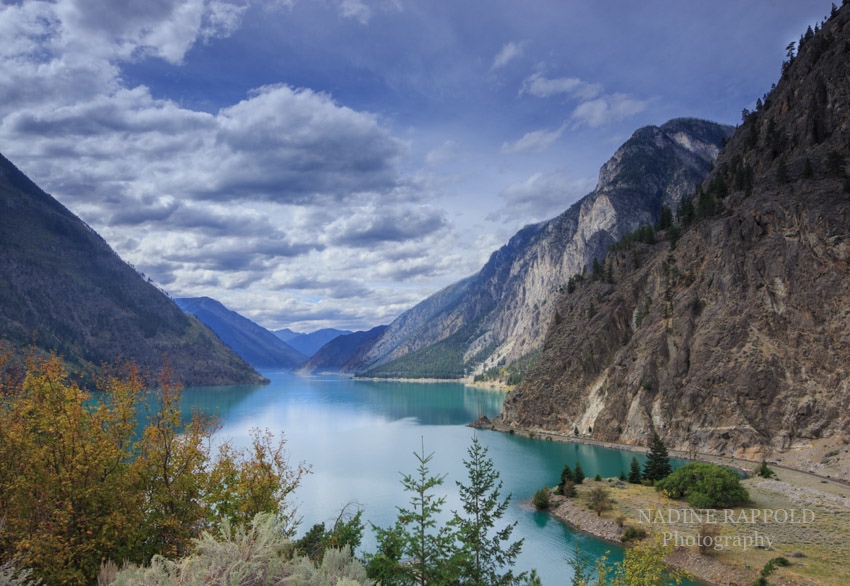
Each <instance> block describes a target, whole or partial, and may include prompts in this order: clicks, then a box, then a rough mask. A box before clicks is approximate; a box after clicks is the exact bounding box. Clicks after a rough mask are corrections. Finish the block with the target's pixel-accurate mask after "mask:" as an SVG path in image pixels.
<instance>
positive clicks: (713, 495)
mask: <svg viewBox="0 0 850 586" xmlns="http://www.w3.org/2000/svg"><path fill="white" fill-rule="evenodd" d="M655 488H656V489H657V490H659V491H661V492H663V493H664V494H665V495H667V496H669V497H670V498H674V499H675V498H683V497H684V498H687V500H688V504H690V505H691V506H692V507H694V508H697V509H711V508H728V507H734V506H737V505H741V504H744V503H746V502H748V501H749V500H750V497H749V494H748V493H747V489H745V488H744V487H743V486H741V480H740V478H738V475H737V474H735V473H734V472H732V471H731V470H729V469H728V468H723V467H722V466H717V465H716V464H708V463H704V462H691V463H690V464H687V465H685V466H683V467H681V468H679V469H678V470H676V471H675V472H673V473H672V474H670V475H669V476H667V477H666V478H664V479H663V480H659V481H658V482H656V483H655Z"/></svg>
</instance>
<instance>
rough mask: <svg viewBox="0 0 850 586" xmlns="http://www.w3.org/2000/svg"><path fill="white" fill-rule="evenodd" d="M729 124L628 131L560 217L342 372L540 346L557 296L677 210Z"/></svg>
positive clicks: (401, 372) (432, 366) (526, 234)
mask: <svg viewBox="0 0 850 586" xmlns="http://www.w3.org/2000/svg"><path fill="white" fill-rule="evenodd" d="M732 130H733V129H732V128H731V127H728V126H722V125H719V124H715V123H712V122H706V121H703V120H695V119H685V118H683V119H676V120H671V121H669V122H667V123H666V124H664V125H662V126H649V127H645V128H641V129H640V130H638V131H636V132H635V133H634V135H633V136H632V137H631V138H630V139H629V140H628V141H627V142H626V143H625V144H623V145H622V146H621V147H620V148H619V149H618V150H617V152H616V153H615V154H614V156H613V157H611V159H610V160H609V161H608V162H607V163H606V164H605V165H604V166H603V167H602V169H601V171H600V172H599V181H598V184H597V186H596V188H595V189H594V190H593V191H592V192H591V193H590V194H588V195H587V196H585V197H584V198H582V199H581V200H580V201H579V202H577V203H576V204H574V205H573V206H572V207H570V208H569V209H568V210H567V211H566V212H564V213H563V214H561V215H560V216H558V217H556V218H554V219H552V220H549V221H547V222H542V223H539V224H534V225H530V226H527V227H525V228H523V229H522V230H520V231H519V232H518V233H517V234H516V235H515V236H514V237H513V238H511V240H510V241H509V242H508V244H506V245H505V246H503V247H502V248H501V249H499V250H498V251H496V252H494V253H493V255H492V256H491V257H490V260H489V261H488V262H487V264H486V265H485V266H484V267H483V268H482V269H481V271H480V272H479V273H478V274H476V275H473V276H472V277H469V278H467V279H464V280H462V281H460V282H458V283H456V284H454V285H451V286H449V287H447V288H446V289H444V290H442V291H440V292H439V293H437V294H435V295H433V296H432V297H430V298H428V299H426V300H424V301H423V302H422V303H420V304H418V305H417V306H415V307H413V308H412V309H410V310H409V311H407V312H405V313H403V314H402V315H401V316H399V317H398V318H397V319H396V320H394V321H393V322H392V323H391V324H390V325H389V327H387V328H386V329H385V330H384V331H383V332H382V333H381V334H380V336H378V337H376V338H374V339H371V340H369V341H368V342H367V345H366V346H363V347H362V348H361V349H360V351H359V352H358V353H357V357H356V359H353V360H349V361H348V362H347V363H346V364H345V365H344V366H343V367H342V368H343V369H344V371H346V372H353V373H358V374H365V375H367V376H385V377H436V378H458V377H462V376H464V375H469V374H475V373H479V374H480V373H483V372H485V371H488V370H490V369H498V368H499V367H502V366H505V365H512V364H520V365H522V364H523V363H524V362H527V361H530V360H531V359H533V358H534V356H535V355H536V353H537V352H538V351H539V349H540V347H541V345H542V342H543V339H544V336H545V333H546V330H547V328H548V326H549V322H550V319H551V315H552V309H553V304H554V301H555V300H556V299H557V295H558V292H559V291H561V290H563V289H565V288H566V287H567V285H568V282H569V280H570V278H571V277H572V276H574V275H576V274H580V273H582V272H583V271H584V270H585V269H586V268H588V267H589V266H590V264H591V263H592V261H593V260H594V259H599V258H603V257H604V256H605V254H606V252H607V249H608V246H609V245H611V244H612V243H614V242H617V241H618V240H619V239H620V238H622V237H623V236H624V235H625V234H627V233H629V232H631V231H633V230H635V229H636V228H638V227H639V226H642V225H646V224H655V223H656V221H657V220H658V218H659V214H660V212H661V210H662V209H663V208H667V209H670V210H675V209H676V207H677V206H678V204H679V203H680V202H681V201H682V198H683V197H685V196H686V195H687V194H690V193H693V191H694V190H695V189H696V187H697V185H699V183H700V182H701V181H702V180H703V179H704V178H705V176H706V175H707V174H708V173H709V171H710V170H711V168H712V166H713V163H714V160H715V158H716V157H717V154H718V152H719V151H720V148H721V145H722V143H723V141H724V140H725V139H726V138H727V137H728V136H730V134H731V133H732Z"/></svg>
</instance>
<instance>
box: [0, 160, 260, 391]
mask: <svg viewBox="0 0 850 586" xmlns="http://www.w3.org/2000/svg"><path fill="white" fill-rule="evenodd" d="M0 340H5V341H7V342H9V343H11V344H12V345H13V346H15V347H16V348H18V349H22V348H24V347H26V346H31V345H32V346H34V347H35V348H36V349H38V350H41V351H45V352H55V353H57V354H59V355H61V356H62V357H63V358H64V359H65V361H66V362H67V363H68V364H69V366H70V367H71V369H72V370H74V371H75V374H86V373H88V374H91V373H92V372H95V371H96V370H97V369H98V367H99V366H101V364H103V363H113V362H115V361H117V360H127V359H131V360H134V361H135V362H136V363H137V364H138V365H139V366H141V367H143V368H153V369H158V368H160V367H162V366H163V361H164V360H167V361H168V362H169V364H170V366H171V367H172V368H173V371H174V377H175V378H176V379H177V380H178V381H180V382H182V383H184V384H187V385H216V384H218V385H224V384H243V383H258V382H263V381H264V380H265V379H263V378H262V377H261V376H260V375H258V374H257V373H256V372H254V370H253V369H252V368H251V367H250V366H248V365H247V364H246V363H245V362H244V361H243V360H242V359H241V358H239V357H238V356H236V354H234V353H233V351H232V350H231V349H230V348H228V347H227V346H225V345H224V344H222V343H221V341H220V340H219V339H218V338H217V337H216V336H215V334H213V333H212V332H211V331H209V330H208V329H207V328H206V327H205V326H203V325H202V324H201V323H200V322H198V321H197V320H196V319H194V318H190V317H188V316H186V315H184V314H183V312H182V311H180V309H179V308H178V307H177V306H176V305H175V304H174V302H173V301H171V300H170V299H169V298H168V297H166V296H165V295H164V294H163V293H162V292H161V291H159V290H158V289H157V288H156V287H155V286H153V285H152V284H151V283H149V282H147V281H146V280H145V279H143V278H142V277H141V276H140V275H139V274H138V273H136V271H135V270H133V268H132V267H130V266H129V265H127V264H126V263H125V262H124V261H122V260H121V259H120V258H119V257H118V255H116V254H115V252H113V250H112V249H111V248H110V247H109V245H107V244H106V242H104V241H103V239H102V238H101V237H100V236H98V235H97V234H96V233H95V232H94V231H93V230H92V229H91V228H89V227H88V226H87V225H86V224H85V223H83V222H82V221H81V220H80V219H79V218H77V217H76V216H75V215H74V214H72V213H71V212H70V211H68V210H67V209H66V208H65V207H64V206H63V205H62V204H60V203H59V202H58V201H56V200H55V199H53V198H52V197H51V196H50V195H48V194H46V193H44V192H43V191H42V190H41V189H39V188H38V187H37V186H36V185H35V184H34V183H33V182H32V181H30V180H29V179H28V178H27V177H26V176H25V175H24V174H23V173H21V172H20V171H19V170H18V169H17V168H15V166H14V165H12V164H11V163H10V162H9V161H8V160H6V159H5V158H4V157H2V156H0Z"/></svg>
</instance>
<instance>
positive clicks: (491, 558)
mask: <svg viewBox="0 0 850 586" xmlns="http://www.w3.org/2000/svg"><path fill="white" fill-rule="evenodd" d="M467 455H468V456H469V459H468V460H464V461H463V463H464V465H465V466H466V471H467V474H468V477H469V484H467V485H464V484H461V483H460V482H458V483H457V486H458V490H459V493H460V500H461V502H462V503H463V513H464V514H463V515H460V514H458V513H457V512H455V513H454V518H453V520H452V524H453V525H455V526H456V527H457V537H458V540H459V541H460V544H461V547H460V550H459V551H458V552H457V553H456V555H455V560H454V564H453V565H454V566H455V567H456V569H457V570H459V573H458V575H459V578H458V580H457V582H456V583H457V584H462V585H469V586H490V585H509V584H514V583H516V582H517V581H520V580H522V579H524V578H525V572H523V573H521V574H520V575H519V576H515V575H514V573H513V571H512V570H511V569H510V567H511V566H513V565H514V564H515V563H516V558H517V556H518V555H519V552H520V550H521V549H522V543H523V540H522V539H520V540H518V541H514V542H513V543H511V541H510V539H511V533H512V532H513V530H514V528H515V527H516V524H517V522H516V521H514V522H513V523H510V524H508V525H506V526H505V527H501V528H498V527H496V525H497V523H499V522H500V521H501V519H502V517H503V516H504V514H505V511H506V510H507V508H508V503H509V502H510V500H511V495H508V496H507V497H505V498H504V499H503V498H501V494H500V491H501V488H502V482H501V481H500V480H499V473H498V471H496V469H495V467H494V466H493V461H492V460H491V459H490V458H489V457H488V456H487V448H486V447H484V446H482V445H481V443H480V442H479V441H478V438H477V437H474V438H472V445H471V446H470V447H469V449H468V450H467ZM506 569H507V571H504V570H506Z"/></svg>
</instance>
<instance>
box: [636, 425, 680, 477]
mask: <svg viewBox="0 0 850 586" xmlns="http://www.w3.org/2000/svg"><path fill="white" fill-rule="evenodd" d="M672 471H673V469H672V468H671V466H670V455H669V454H668V453H667V446H665V445H664V442H662V441H661V438H660V437H658V434H657V433H653V434H652V444H650V447H649V456H647V459H646V464H645V465H644V467H643V477H644V478H645V479H646V480H650V481H652V482H655V481H656V480H661V479H662V478H664V477H665V476H667V475H668V474H670V472H672Z"/></svg>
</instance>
